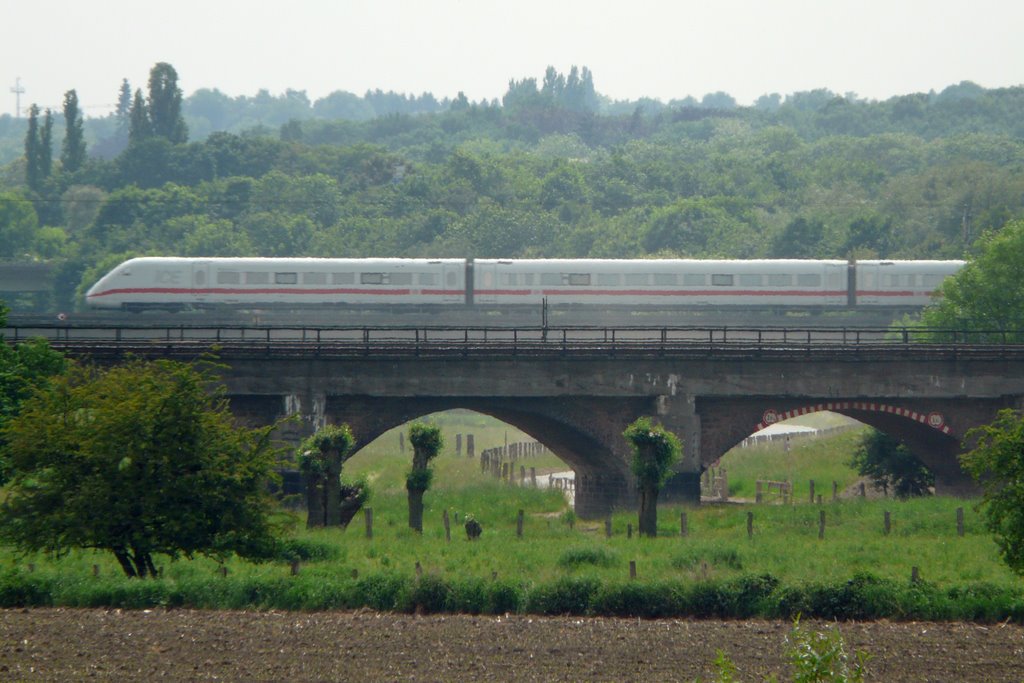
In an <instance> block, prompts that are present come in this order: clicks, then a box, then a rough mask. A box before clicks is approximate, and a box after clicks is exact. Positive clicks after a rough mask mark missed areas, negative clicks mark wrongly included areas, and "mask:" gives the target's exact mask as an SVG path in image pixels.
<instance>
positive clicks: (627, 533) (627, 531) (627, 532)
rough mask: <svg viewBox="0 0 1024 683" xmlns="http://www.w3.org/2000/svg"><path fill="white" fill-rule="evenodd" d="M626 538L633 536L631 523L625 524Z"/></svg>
mask: <svg viewBox="0 0 1024 683" xmlns="http://www.w3.org/2000/svg"><path fill="white" fill-rule="evenodd" d="M626 538H633V524H632V523H630V524H627V525H626Z"/></svg>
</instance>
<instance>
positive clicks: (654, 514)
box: [638, 486, 658, 538]
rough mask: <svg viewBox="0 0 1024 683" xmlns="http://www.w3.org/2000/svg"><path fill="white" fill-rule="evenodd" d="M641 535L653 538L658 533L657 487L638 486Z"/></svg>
mask: <svg viewBox="0 0 1024 683" xmlns="http://www.w3.org/2000/svg"><path fill="white" fill-rule="evenodd" d="M638 526H639V530H640V535H641V536H650V537H651V538H654V537H655V536H657V535H658V487H657V486H641V487H640V519H639V524H638Z"/></svg>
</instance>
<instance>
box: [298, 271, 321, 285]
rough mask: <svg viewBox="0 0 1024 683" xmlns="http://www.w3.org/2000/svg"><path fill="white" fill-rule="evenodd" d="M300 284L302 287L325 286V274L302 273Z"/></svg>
mask: <svg viewBox="0 0 1024 683" xmlns="http://www.w3.org/2000/svg"><path fill="white" fill-rule="evenodd" d="M302 284H304V285H326V284H327V273H303V274H302Z"/></svg>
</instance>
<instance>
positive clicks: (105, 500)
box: [0, 360, 274, 577]
mask: <svg viewBox="0 0 1024 683" xmlns="http://www.w3.org/2000/svg"><path fill="white" fill-rule="evenodd" d="M211 381H212V374H211V373H210V371H209V370H204V369H202V368H198V367H196V366H193V365H189V364H182V363H175V362H171V361H156V362H151V363H149V362H144V361H140V360H133V361H129V362H127V363H125V364H123V365H121V366H117V367H114V368H111V369H107V370H99V369H94V368H89V367H84V366H81V365H76V364H72V365H70V366H69V368H68V370H67V371H66V372H65V373H64V374H62V375H60V376H58V377H56V378H54V379H53V380H52V381H51V382H50V383H49V384H47V385H44V386H42V387H40V388H39V389H38V390H37V391H36V392H35V393H33V394H32V395H31V396H30V397H29V398H27V399H26V400H24V401H23V402H22V404H21V412H20V413H19V414H18V415H17V416H16V417H14V418H13V419H12V420H10V421H9V422H8V423H7V425H6V426H5V427H4V430H3V436H4V438H5V439H6V440H7V444H6V448H5V457H6V458H7V461H8V463H9V465H10V469H11V474H12V478H11V482H10V484H9V485H8V489H7V492H6V496H5V499H4V501H3V503H2V505H0V536H2V537H3V539H4V540H5V541H7V542H8V543H11V544H13V545H15V546H17V547H18V548H20V549H22V550H23V551H26V552H27V551H40V550H42V551H47V552H51V553H55V554H57V555H58V556H59V555H62V554H66V553H68V552H70V551H71V550H73V549H76V548H94V549H98V550H103V551H109V552H111V553H113V554H114V556H115V557H116V559H117V560H118V563H119V564H120V567H121V569H122V570H123V571H124V573H125V574H126V575H127V576H129V577H135V576H138V577H145V576H152V575H154V574H155V573H156V567H155V564H154V562H153V555H154V554H163V555H168V556H170V557H172V558H173V557H177V556H179V555H184V556H186V557H192V556H194V555H196V554H208V555H211V556H214V557H218V558H223V557H225V556H227V555H230V554H232V553H238V554H241V555H244V556H252V557H263V556H265V555H266V554H267V553H268V552H269V551H268V548H272V547H273V545H274V537H273V535H272V533H271V526H270V522H269V513H270V511H271V500H270V498H269V494H268V493H267V489H266V487H267V483H268V481H269V478H270V475H271V468H272V466H273V464H274V453H273V450H272V449H271V447H270V444H269V440H268V436H269V432H270V429H271V428H269V427H268V428H265V429H261V430H245V429H238V428H236V427H235V425H234V422H233V418H232V417H231V414H230V412H229V411H228V407H227V401H226V399H225V397H224V395H223V389H220V390H216V389H212V387H211Z"/></svg>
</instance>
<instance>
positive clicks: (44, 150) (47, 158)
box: [36, 109, 53, 180]
mask: <svg viewBox="0 0 1024 683" xmlns="http://www.w3.org/2000/svg"><path fill="white" fill-rule="evenodd" d="M36 151H37V153H38V155H39V174H40V176H41V177H42V178H41V179H42V180H45V179H47V178H49V177H50V174H51V173H53V112H52V111H50V110H49V109H47V110H46V115H45V116H44V117H43V127H42V128H41V129H40V131H39V147H38V148H37V149H36Z"/></svg>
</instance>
